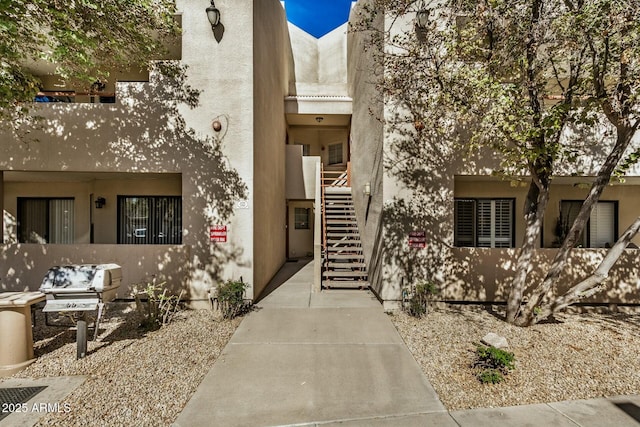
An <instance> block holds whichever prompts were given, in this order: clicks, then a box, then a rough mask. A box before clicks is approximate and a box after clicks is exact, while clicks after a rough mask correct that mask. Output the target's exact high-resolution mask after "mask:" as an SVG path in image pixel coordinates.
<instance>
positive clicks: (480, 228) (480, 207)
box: [454, 199, 514, 248]
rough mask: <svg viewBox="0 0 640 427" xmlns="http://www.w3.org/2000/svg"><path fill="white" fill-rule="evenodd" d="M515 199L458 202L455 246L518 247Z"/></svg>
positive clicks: (455, 213)
mask: <svg viewBox="0 0 640 427" xmlns="http://www.w3.org/2000/svg"><path fill="white" fill-rule="evenodd" d="M513 204H514V201H513V199H456V200H455V206H454V245H455V246H459V247H483V248H512V247H514V231H513V229H514V225H513V224H514V215H513V212H514V211H513Z"/></svg>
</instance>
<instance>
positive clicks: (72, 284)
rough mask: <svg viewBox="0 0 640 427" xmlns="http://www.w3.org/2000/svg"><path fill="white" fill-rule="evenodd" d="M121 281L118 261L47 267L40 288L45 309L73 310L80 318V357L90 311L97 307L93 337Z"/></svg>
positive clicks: (77, 336) (70, 311) (78, 337)
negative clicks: (44, 301)
mask: <svg viewBox="0 0 640 427" xmlns="http://www.w3.org/2000/svg"><path fill="white" fill-rule="evenodd" d="M121 281H122V269H121V268H120V266H119V265H117V264H96V265H90V264H77V265H64V266H56V267H52V268H50V269H49V271H47V274H46V275H45V277H44V279H43V280H42V285H40V292H42V293H44V294H45V295H46V298H47V299H46V304H45V306H44V308H43V309H42V311H43V312H44V313H45V315H46V314H47V313H64V314H72V315H74V317H75V318H76V319H77V332H76V345H77V350H78V352H77V358H78V359H81V358H83V357H85V356H86V354H87V312H88V311H95V310H98V314H97V316H96V321H95V331H94V336H93V339H94V340H95V339H96V337H97V335H98V325H99V323H100V318H101V317H102V312H103V309H104V304H105V302H109V301H112V300H113V299H115V296H116V291H117V290H118V287H119V286H120V282H121Z"/></svg>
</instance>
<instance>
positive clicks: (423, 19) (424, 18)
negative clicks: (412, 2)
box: [416, 8, 429, 30]
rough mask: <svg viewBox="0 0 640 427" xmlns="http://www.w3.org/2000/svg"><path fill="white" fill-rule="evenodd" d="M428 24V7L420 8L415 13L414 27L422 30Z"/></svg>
mask: <svg viewBox="0 0 640 427" xmlns="http://www.w3.org/2000/svg"><path fill="white" fill-rule="evenodd" d="M427 25H429V9H424V8H423V9H421V10H419V11H418V12H417V13H416V27H418V28H420V29H422V30H424V29H426V28H427Z"/></svg>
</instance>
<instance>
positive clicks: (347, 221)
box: [327, 219, 356, 226]
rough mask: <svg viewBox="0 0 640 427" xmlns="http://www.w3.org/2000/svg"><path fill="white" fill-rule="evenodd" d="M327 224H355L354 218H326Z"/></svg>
mask: <svg viewBox="0 0 640 427" xmlns="http://www.w3.org/2000/svg"><path fill="white" fill-rule="evenodd" d="M327 224H353V225H354V226H355V225H356V221H355V219H327Z"/></svg>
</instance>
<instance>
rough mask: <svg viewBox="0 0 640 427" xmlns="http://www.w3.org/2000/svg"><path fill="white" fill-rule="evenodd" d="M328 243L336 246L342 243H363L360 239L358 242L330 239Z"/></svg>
mask: <svg viewBox="0 0 640 427" xmlns="http://www.w3.org/2000/svg"><path fill="white" fill-rule="evenodd" d="M327 243H328V244H330V245H334V244H336V243H342V244H349V245H351V244H354V243H355V244H362V242H361V241H360V239H358V240H356V239H328V240H327Z"/></svg>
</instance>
